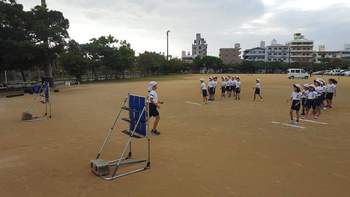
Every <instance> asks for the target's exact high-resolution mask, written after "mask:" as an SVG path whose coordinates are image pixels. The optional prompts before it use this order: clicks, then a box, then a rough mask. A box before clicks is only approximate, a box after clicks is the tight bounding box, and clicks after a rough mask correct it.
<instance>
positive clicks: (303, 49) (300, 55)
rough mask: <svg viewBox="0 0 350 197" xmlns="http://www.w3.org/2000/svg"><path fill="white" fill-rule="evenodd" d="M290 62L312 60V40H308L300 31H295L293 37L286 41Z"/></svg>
mask: <svg viewBox="0 0 350 197" xmlns="http://www.w3.org/2000/svg"><path fill="white" fill-rule="evenodd" d="M288 46H289V50H290V51H289V54H290V62H301V63H307V62H313V61H314V57H313V48H314V42H313V41H312V40H308V39H306V38H305V37H304V35H302V34H301V33H295V34H294V39H293V40H292V41H290V42H289V43H288Z"/></svg>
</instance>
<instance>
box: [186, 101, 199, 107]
mask: <svg viewBox="0 0 350 197" xmlns="http://www.w3.org/2000/svg"><path fill="white" fill-rule="evenodd" d="M185 103H187V104H191V105H197V106H201V104H200V103H196V102H191V101H186V102H185Z"/></svg>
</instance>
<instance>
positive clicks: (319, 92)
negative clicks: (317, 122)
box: [314, 79, 323, 119]
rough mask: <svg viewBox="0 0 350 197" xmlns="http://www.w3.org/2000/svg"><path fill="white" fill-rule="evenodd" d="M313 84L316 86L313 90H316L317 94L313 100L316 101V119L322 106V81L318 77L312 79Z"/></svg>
mask: <svg viewBox="0 0 350 197" xmlns="http://www.w3.org/2000/svg"><path fill="white" fill-rule="evenodd" d="M314 85H315V86H316V88H315V91H316V92H317V96H316V99H315V102H316V104H315V105H316V114H315V119H317V118H318V117H319V116H320V115H321V108H322V92H323V87H322V81H320V80H318V79H317V80H314Z"/></svg>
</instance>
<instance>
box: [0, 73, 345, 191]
mask: <svg viewBox="0 0 350 197" xmlns="http://www.w3.org/2000/svg"><path fill="white" fill-rule="evenodd" d="M240 76H241V79H242V100H241V101H234V100H233V99H232V98H231V99H224V100H221V99H218V100H217V101H215V102H214V103H210V104H208V105H203V104H202V102H201V97H200V94H199V80H198V79H199V78H200V77H203V75H202V76H200V75H185V76H182V77H180V78H177V79H175V80H162V81H160V86H159V93H158V94H159V96H160V99H161V100H163V101H164V102H165V104H164V105H163V106H162V107H161V109H160V112H161V123H160V127H159V129H160V131H161V132H162V135H161V136H157V137H156V136H152V138H151V141H152V142H151V143H152V146H151V150H152V153H151V154H152V155H151V157H152V158H151V160H152V161H151V162H152V163H151V165H152V167H151V169H150V170H148V171H145V172H141V173H138V174H133V175H130V176H127V177H124V178H121V179H119V180H117V181H113V182H106V181H103V180H101V179H99V178H97V177H96V176H94V175H93V174H92V173H91V172H90V167H89V161H90V160H91V159H94V158H95V157H96V153H97V151H98V148H99V146H100V145H101V143H102V140H103V139H104V137H105V135H106V132H107V130H108V128H109V127H110V126H111V124H112V122H113V119H114V116H115V115H116V113H117V112H118V109H119V107H120V104H121V102H122V100H123V98H124V97H125V96H126V95H127V93H128V92H131V93H137V94H142V95H144V94H145V88H146V84H147V82H146V81H138V82H115V83H99V84H90V85H81V86H79V87H71V88H65V89H62V90H61V91H60V92H59V93H54V96H53V102H54V103H53V119H51V120H48V121H35V122H22V121H20V117H21V113H22V112H23V111H24V110H25V109H26V108H27V107H28V105H29V104H30V103H31V100H32V96H30V95H26V96H24V97H17V98H11V99H8V98H0V177H1V178H0V196H1V197H12V196H28V197H31V196H33V197H41V196H60V197H61V196H65V197H66V196H68V197H69V196H74V197H75V196H79V197H80V196H81V197H82V196H132V197H134V196H235V197H238V196H239V197H262V196H266V197H267V196H269V197H271V196H276V197H322V196H325V197H330V196H334V197H348V196H350V187H349V186H350V153H349V152H350V129H349V127H350V121H349V120H350V104H349V99H350V78H339V84H338V95H337V97H336V98H335V108H334V109H332V110H326V111H324V112H323V114H322V115H321V118H320V119H319V120H317V121H319V122H323V123H327V124H317V123H311V122H303V123H302V126H303V127H305V129H300V128H292V127H287V126H284V125H282V124H272V122H273V121H277V122H282V123H284V122H287V121H288V113H289V104H287V102H286V100H287V99H288V97H289V96H290V94H291V91H292V88H291V84H292V83H295V82H296V81H291V80H288V79H287V77H286V75H240ZM256 78H260V79H261V80H262V94H263V96H264V101H263V102H260V101H258V102H253V101H252V94H253V87H254V84H255V79H256ZM297 82H300V83H304V82H306V81H304V80H300V81H297ZM196 103H199V104H196ZM38 107H40V105H38ZM124 126H125V125H123V124H122V125H121V126H120V127H124ZM118 130H121V129H119V128H118ZM123 140H124V142H125V136H123V135H122V134H121V133H120V132H117V133H116V136H114V137H113V139H112V141H111V143H110V145H109V146H108V147H107V149H106V151H105V155H103V157H104V158H106V159H114V157H116V156H117V155H118V154H119V152H120V151H121V145H122V143H121V141H123ZM142 142H143V141H136V142H135V143H136V145H135V147H134V149H135V151H136V153H135V154H136V155H135V156H136V157H142V156H143V153H145V148H144V146H143V145H142Z"/></svg>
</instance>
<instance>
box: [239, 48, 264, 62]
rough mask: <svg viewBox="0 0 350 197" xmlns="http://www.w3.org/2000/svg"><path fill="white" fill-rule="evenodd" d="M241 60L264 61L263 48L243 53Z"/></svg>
mask: <svg viewBox="0 0 350 197" xmlns="http://www.w3.org/2000/svg"><path fill="white" fill-rule="evenodd" d="M243 59H244V60H246V61H254V62H259V61H265V59H266V58H265V48H261V47H255V48H252V49H247V50H245V51H243Z"/></svg>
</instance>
